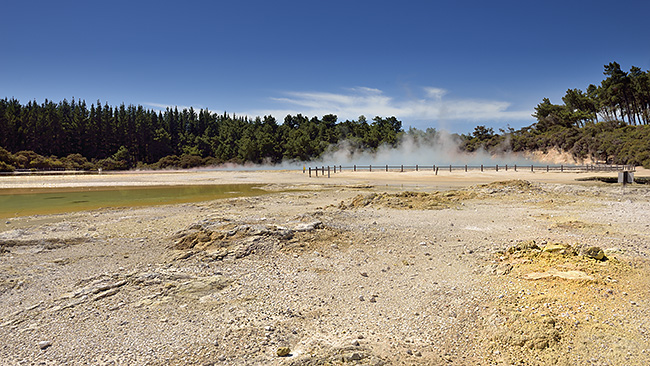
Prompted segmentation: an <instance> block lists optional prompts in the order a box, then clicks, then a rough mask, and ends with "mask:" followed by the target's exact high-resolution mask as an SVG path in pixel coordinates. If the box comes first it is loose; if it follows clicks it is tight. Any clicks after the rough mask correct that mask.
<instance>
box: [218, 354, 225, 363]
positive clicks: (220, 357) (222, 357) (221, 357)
mask: <svg viewBox="0 0 650 366" xmlns="http://www.w3.org/2000/svg"><path fill="white" fill-rule="evenodd" d="M217 360H219V361H222V362H223V361H225V360H226V356H223V355H222V356H219V357H217Z"/></svg>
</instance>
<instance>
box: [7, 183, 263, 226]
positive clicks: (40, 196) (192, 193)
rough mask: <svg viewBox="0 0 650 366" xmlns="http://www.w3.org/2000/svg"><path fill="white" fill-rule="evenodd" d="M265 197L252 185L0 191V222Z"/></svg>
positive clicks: (261, 191) (260, 190)
mask: <svg viewBox="0 0 650 366" xmlns="http://www.w3.org/2000/svg"><path fill="white" fill-rule="evenodd" d="M258 187H259V185H258ZM265 193H267V191H265V190H263V189H260V188H256V186H255V185H252V184H224V185H208V186H154V187H98V188H35V189H0V218H7V217H16V216H28V215H38V214H52V213H64V212H74V211H85V210H93V209H98V208H104V207H123V206H127V207H132V206H151V205H165V204H173V203H186V202H200V201H209V200H215V199H220V198H232V197H243V196H257V195H262V194H265Z"/></svg>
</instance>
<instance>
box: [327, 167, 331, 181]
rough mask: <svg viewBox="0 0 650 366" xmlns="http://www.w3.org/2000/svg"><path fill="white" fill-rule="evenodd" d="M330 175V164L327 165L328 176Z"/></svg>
mask: <svg viewBox="0 0 650 366" xmlns="http://www.w3.org/2000/svg"><path fill="white" fill-rule="evenodd" d="M329 177H330V166H329V165H328V166H327V178H329Z"/></svg>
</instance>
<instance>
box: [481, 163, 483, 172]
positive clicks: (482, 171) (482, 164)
mask: <svg viewBox="0 0 650 366" xmlns="http://www.w3.org/2000/svg"><path fill="white" fill-rule="evenodd" d="M481 172H483V164H481Z"/></svg>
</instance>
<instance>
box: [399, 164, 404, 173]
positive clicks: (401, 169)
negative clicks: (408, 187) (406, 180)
mask: <svg viewBox="0 0 650 366" xmlns="http://www.w3.org/2000/svg"><path fill="white" fill-rule="evenodd" d="M399 171H400V173H404V164H402V165H401V166H400V168H399Z"/></svg>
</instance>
